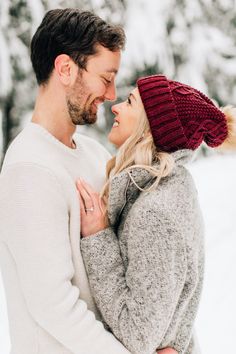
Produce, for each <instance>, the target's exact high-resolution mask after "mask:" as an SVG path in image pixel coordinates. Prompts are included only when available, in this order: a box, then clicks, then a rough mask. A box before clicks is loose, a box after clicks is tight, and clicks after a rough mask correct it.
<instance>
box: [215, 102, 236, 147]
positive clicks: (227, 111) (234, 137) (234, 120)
mask: <svg viewBox="0 0 236 354" xmlns="http://www.w3.org/2000/svg"><path fill="white" fill-rule="evenodd" d="M220 109H221V111H222V112H223V113H224V115H225V117H226V121H227V127H228V136H227V138H226V139H225V141H224V142H223V144H221V145H220V146H218V147H217V149H218V150H220V151H225V150H236V108H235V107H233V106H226V107H222V108H220Z"/></svg>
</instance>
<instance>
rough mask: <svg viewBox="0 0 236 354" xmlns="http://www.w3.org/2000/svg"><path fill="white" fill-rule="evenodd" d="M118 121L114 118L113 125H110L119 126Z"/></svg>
mask: <svg viewBox="0 0 236 354" xmlns="http://www.w3.org/2000/svg"><path fill="white" fill-rule="evenodd" d="M119 124H120V123H119V122H118V121H117V120H116V121H115V122H114V123H113V126H112V128H117V127H119Z"/></svg>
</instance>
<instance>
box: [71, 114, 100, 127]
mask: <svg viewBox="0 0 236 354" xmlns="http://www.w3.org/2000/svg"><path fill="white" fill-rule="evenodd" d="M96 121H97V114H91V113H90V114H88V113H86V114H84V115H82V116H81V117H80V118H79V119H77V120H76V121H73V123H74V124H75V125H92V124H95V123H96Z"/></svg>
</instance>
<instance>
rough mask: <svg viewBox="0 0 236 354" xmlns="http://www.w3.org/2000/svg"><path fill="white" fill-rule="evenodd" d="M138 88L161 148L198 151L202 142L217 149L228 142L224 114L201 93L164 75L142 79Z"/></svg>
mask: <svg viewBox="0 0 236 354" xmlns="http://www.w3.org/2000/svg"><path fill="white" fill-rule="evenodd" d="M137 85H138V89H139V93H140V96H141V99H142V102H143V105H144V108H145V111H146V114H147V117H148V120H149V123H150V128H151V132H152V136H153V139H154V142H155V144H156V146H157V147H158V148H159V149H161V150H163V151H167V152H174V151H176V150H180V149H191V150H195V149H196V148H197V147H198V146H199V145H200V144H201V143H202V142H203V141H205V142H206V144H207V145H209V146H211V147H216V146H218V145H220V144H222V143H223V142H224V140H225V139H226V137H227V135H228V128H227V122H226V117H225V115H224V113H223V112H221V110H220V109H218V108H217V107H216V106H215V105H214V103H213V102H212V101H211V100H210V99H209V98H208V97H206V96H205V95H204V94H203V93H201V92H200V91H198V90H196V89H194V88H192V87H190V86H188V85H185V84H182V83H180V82H176V81H172V80H168V79H167V78H166V77H165V76H164V75H153V76H148V77H144V78H141V79H139V80H138V81H137Z"/></svg>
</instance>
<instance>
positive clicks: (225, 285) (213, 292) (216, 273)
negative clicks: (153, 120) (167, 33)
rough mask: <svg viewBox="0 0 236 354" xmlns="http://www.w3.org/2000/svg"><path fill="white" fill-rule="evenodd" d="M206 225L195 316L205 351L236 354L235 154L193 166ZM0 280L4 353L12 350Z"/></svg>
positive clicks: (0, 348) (0, 350)
mask: <svg viewBox="0 0 236 354" xmlns="http://www.w3.org/2000/svg"><path fill="white" fill-rule="evenodd" d="M189 169H190V171H191V173H192V174H193V177H194V179H195V181H196V184H197V188H198V191H199V199H200V203H201V206H202V209H203V213H204V215H205V225H206V276H205V285H204V291H203V296H202V301H201V306H200V311H199V315H198V318H197V326H196V327H197V333H198V337H199V342H200V346H201V348H202V354H223V353H235V352H236V349H235V346H233V345H234V336H235V331H236V325H235V318H234V315H236V304H235V299H236V281H235V279H236V203H235V199H236V155H227V156H225V155H224V156H223V155H222V156H212V157H209V158H207V159H202V160H199V161H196V162H194V163H192V164H191V165H189ZM7 326H8V324H7V314H6V307H5V298H4V292H3V285H2V282H1V278H0V354H9V336H8V330H7Z"/></svg>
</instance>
